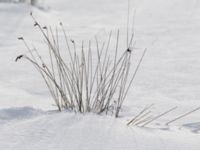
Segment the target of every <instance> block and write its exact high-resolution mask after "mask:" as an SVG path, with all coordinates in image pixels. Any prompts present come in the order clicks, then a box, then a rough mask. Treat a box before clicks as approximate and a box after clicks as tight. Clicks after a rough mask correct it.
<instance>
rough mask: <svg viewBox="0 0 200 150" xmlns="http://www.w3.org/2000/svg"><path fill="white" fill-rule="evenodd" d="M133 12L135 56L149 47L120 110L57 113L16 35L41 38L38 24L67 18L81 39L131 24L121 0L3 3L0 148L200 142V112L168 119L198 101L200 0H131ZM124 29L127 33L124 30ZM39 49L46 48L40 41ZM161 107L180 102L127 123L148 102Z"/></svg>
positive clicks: (160, 148)
mask: <svg viewBox="0 0 200 150" xmlns="http://www.w3.org/2000/svg"><path fill="white" fill-rule="evenodd" d="M131 8H132V11H131V14H133V13H132V12H135V19H134V31H135V41H136V51H135V58H138V57H139V56H140V55H141V52H142V51H143V49H144V48H147V49H148V51H147V55H146V56H145V59H144V61H143V63H142V66H141V68H140V70H139V72H138V74H137V77H136V80H135V81H134V85H133V87H132V88H131V90H130V93H129V95H128V97H127V100H126V101H125V104H124V107H123V109H122V112H121V117H120V118H118V119H115V118H114V117H112V116H103V115H102V116H97V115H94V114H87V115H80V114H74V113H69V112H62V113H58V112H57V111H55V109H56V107H55V106H54V105H53V104H54V103H53V100H52V99H51V97H50V95H49V93H48V90H47V89H46V87H45V84H44V83H43V81H42V79H41V78H40V75H38V73H37V72H36V71H35V70H34V68H33V67H32V66H31V65H30V64H29V63H27V62H26V61H20V62H18V63H16V62H15V61H14V60H15V58H16V56H18V55H19V54H22V53H25V52H26V49H25V48H24V45H23V43H21V42H19V41H18V40H17V37H19V36H22V35H23V36H24V37H25V38H26V39H27V41H28V42H30V43H32V42H33V43H34V45H37V46H39V47H40V46H41V47H42V45H41V41H40V37H41V35H40V34H39V33H38V32H37V30H36V29H35V28H33V21H32V19H31V17H30V16H29V13H30V12H31V11H32V12H33V14H34V16H35V17H36V18H37V19H38V20H39V21H40V22H41V23H42V24H48V25H54V26H55V25H56V24H58V23H59V22H60V21H62V22H63V23H64V26H65V27H66V29H67V31H68V32H69V33H70V35H71V37H72V38H73V39H76V40H82V39H86V40H88V39H91V38H93V37H94V35H98V36H105V34H106V33H108V31H109V30H111V29H112V30H116V29H118V28H120V30H122V31H125V30H126V18H127V2H125V1H124V0H106V1H102V0H84V1H83V0H76V1H73V0H58V1H54V0H48V1H47V0H46V1H44V2H43V3H41V4H40V7H39V8H34V7H31V6H29V5H27V4H9V3H0V29H1V30H0V64H1V67H0V149H2V150H18V149H19V150H23V149H24V150H27V149H34V150H35V149H41V150H42V149H48V150H55V149H58V150H64V149H69V150H82V149H83V150H84V149H85V150H102V149H104V150H111V149H113V150H129V149H130V150H133V149H134V150H175V149H176V150H179V149H180V150H189V149H190V150H199V149H200V143H199V141H200V115H199V114H200V112H199V111H197V112H195V113H193V114H191V115H190V116H187V117H185V118H183V119H181V120H179V121H177V122H174V123H172V124H171V125H170V126H165V123H166V122H167V121H169V120H171V119H173V118H174V117H176V116H179V115H181V114H183V113H185V112H188V111H190V110H192V109H194V108H196V107H198V106H200V92H199V91H200V76H199V75H200V59H199V58H200V42H199V39H200V2H199V1H198V0H190V1H189V0H169V1H166V0H131ZM124 36H125V32H123V33H122V37H124ZM40 52H41V53H42V55H44V57H45V54H46V51H45V50H43V49H42V48H41V51H40ZM149 104H154V107H153V108H152V114H153V115H157V114H160V113H162V112H163V111H166V110H167V109H170V108H171V107H174V106H177V107H178V108H177V109H176V110H175V111H174V112H172V113H169V114H167V115H166V116H164V117H163V118H160V119H158V120H156V121H155V122H153V123H152V124H150V125H149V126H147V127H146V128H138V127H134V126H129V127H127V126H126V123H127V122H128V120H130V119H132V118H133V117H134V116H135V115H136V114H137V113H138V112H139V111H141V110H142V109H143V108H144V107H145V106H146V105H149Z"/></svg>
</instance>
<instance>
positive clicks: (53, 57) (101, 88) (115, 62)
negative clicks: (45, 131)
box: [16, 13, 146, 117]
mask: <svg viewBox="0 0 200 150" xmlns="http://www.w3.org/2000/svg"><path fill="white" fill-rule="evenodd" d="M30 15H31V17H32V18H33V20H34V26H35V27H37V28H38V29H39V31H40V33H41V34H42V36H43V38H44V39H45V42H44V43H45V44H46V45H47V47H48V55H49V56H48V58H49V62H50V63H45V61H44V60H43V58H42V57H41V55H40V54H39V51H38V50H37V49H36V48H34V49H31V48H30V47H29V46H28V44H27V42H26V41H25V39H24V38H23V37H19V38H18V39H19V40H21V41H23V43H24V45H25V46H26V48H27V50H28V52H29V54H28V55H25V54H24V55H19V56H18V57H17V58H16V61H18V60H19V59H22V58H23V59H26V60H28V61H29V62H30V63H31V64H32V65H33V66H34V67H35V68H36V70H37V71H38V72H39V73H40V75H41V76H42V78H43V80H44V82H45V83H46V85H47V88H48V89H49V92H50V94H51V96H52V98H53V99H54V101H55V104H56V106H57V108H58V110H59V111H62V110H64V109H68V110H71V111H75V112H80V113H86V112H95V113H97V114H100V113H106V114H107V113H108V112H112V113H114V115H115V117H118V116H119V113H120V110H121V108H122V105H123V102H124V100H125V99H126V96H127V93H128V91H129V90H130V87H131V85H132V83H133V80H134V78H135V76H136V74H137V71H138V69H139V67H140V64H141V62H142V60H143V57H144V55H145V53H146V50H145V51H144V52H143V55H142V56H141V58H140V60H139V62H138V64H137V65H136V69H135V71H134V73H133V74H131V73H130V66H131V58H132V57H131V56H132V51H133V49H132V48H131V47H133V34H132V35H131V39H130V40H129V41H128V44H127V45H128V46H127V47H126V48H124V52H123V53H122V54H121V55H119V56H118V49H119V37H120V31H119V30H118V32H117V35H115V37H114V41H115V49H114V52H113V53H114V57H112V56H110V55H109V51H110V50H111V48H110V45H111V39H113V33H112V32H110V34H109V37H108V40H107V41H106V42H103V44H100V42H99V41H98V38H97V37H95V47H96V48H94V47H92V46H91V45H92V42H91V41H89V42H88V43H87V44H86V43H84V42H82V44H81V45H82V46H81V48H79V49H77V46H76V41H74V40H71V39H70V38H69V37H68V35H67V33H66V31H65V29H64V27H63V24H62V23H60V27H59V28H60V29H61V31H62V36H64V40H65V43H66V48H65V49H66V53H67V56H68V58H64V57H63V55H62V54H61V51H60V45H59V37H60V36H59V33H58V30H57V29H56V30H55V31H53V30H52V28H51V27H47V26H44V27H43V26H41V25H40V23H39V22H38V21H37V20H36V19H35V18H34V16H33V15H32V13H31V14H30ZM112 44H113V43H112ZM86 45H87V46H86ZM120 51H121V50H120ZM65 60H68V61H65Z"/></svg>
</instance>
